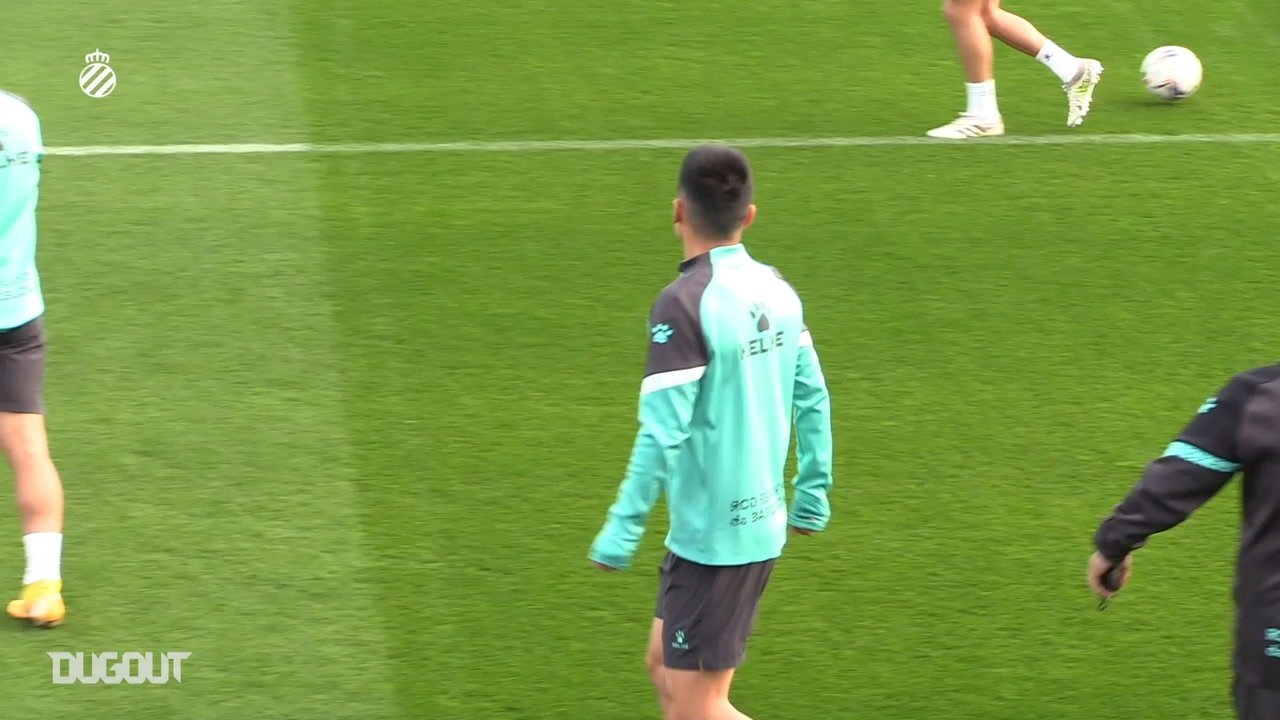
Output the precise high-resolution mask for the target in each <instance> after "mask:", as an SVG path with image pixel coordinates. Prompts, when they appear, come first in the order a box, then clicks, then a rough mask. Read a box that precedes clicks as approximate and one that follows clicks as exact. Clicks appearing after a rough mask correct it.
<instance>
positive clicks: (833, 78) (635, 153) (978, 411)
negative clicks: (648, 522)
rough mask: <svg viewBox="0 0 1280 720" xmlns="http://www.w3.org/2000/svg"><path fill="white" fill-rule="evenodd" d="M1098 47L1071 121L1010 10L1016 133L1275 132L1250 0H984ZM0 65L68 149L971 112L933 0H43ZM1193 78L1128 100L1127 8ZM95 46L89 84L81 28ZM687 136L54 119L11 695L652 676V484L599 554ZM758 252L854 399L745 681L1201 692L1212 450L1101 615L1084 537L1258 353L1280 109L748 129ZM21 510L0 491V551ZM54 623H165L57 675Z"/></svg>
mask: <svg viewBox="0 0 1280 720" xmlns="http://www.w3.org/2000/svg"><path fill="white" fill-rule="evenodd" d="M1009 7H1010V9H1011V10H1014V11H1020V12H1023V13H1024V14H1026V15H1028V16H1029V17H1030V18H1031V19H1032V20H1034V21H1035V22H1036V23H1037V24H1038V25H1039V26H1040V27H1041V28H1042V29H1043V30H1044V31H1045V32H1046V33H1048V34H1049V35H1050V36H1051V37H1053V38H1054V39H1056V40H1057V41H1058V42H1059V43H1060V44H1061V45H1063V46H1064V47H1066V48H1067V49H1069V50H1071V51H1073V52H1076V53H1078V54H1084V55H1092V56H1095V57H1098V58H1100V59H1101V60H1102V61H1103V62H1104V63H1105V64H1106V65H1107V75H1106V78H1105V80H1104V82H1103V84H1102V86H1101V88H1100V90H1099V95H1098V97H1097V100H1096V105H1095V112H1094V114H1093V115H1091V116H1090V118H1089V121H1088V122H1087V123H1086V125H1085V127H1084V128H1082V129H1080V130H1078V131H1068V130H1067V128H1065V127H1064V120H1065V111H1066V108H1065V100H1064V98H1063V97H1062V93H1061V90H1060V89H1059V87H1058V85H1057V83H1056V81H1055V79H1054V78H1053V77H1052V75H1051V74H1050V73H1049V72H1048V70H1046V69H1045V68H1043V67H1041V66H1039V65H1038V64H1037V63H1035V62H1034V61H1033V60H1031V59H1028V58H1023V57H1020V56H1017V55H1015V54H1014V53H1013V52H1012V51H1009V50H1007V49H1004V48H1001V49H1000V50H998V54H997V67H998V80H999V89H1000V99H1001V106H1002V109H1003V111H1004V113H1005V119H1006V122H1007V124H1008V126H1009V131H1010V133H1011V134H1017V135H1034V136H1047V135H1056V134H1064V133H1067V132H1077V133H1083V134H1102V133H1149V134H1170V133H1213V134H1221V135H1231V134H1240V133H1266V132H1274V129H1275V127H1276V126H1277V120H1278V119H1280V103H1278V102H1277V99H1276V97H1275V94H1274V93H1273V92H1267V90H1266V89H1267V88H1269V87H1272V85H1273V84H1274V82H1273V78H1272V77H1271V68H1270V67H1269V66H1268V65H1267V64H1266V63H1265V62H1262V63H1260V62H1259V58H1274V57H1275V56H1276V53H1277V51H1278V50H1280V13H1278V12H1277V9H1276V8H1277V5H1276V4H1275V3H1274V2H1269V1H1263V0H1221V1H1212V0H1164V1H1163V2H1155V0H1131V1H1129V2H1121V3H1116V2H1111V1H1109V0H1085V1H1084V2H1074V3H1061V2H1048V1H1047V0H1026V1H1025V2H1021V3H1013V2H1010V3H1009ZM4 16H5V18H4V26H5V29H4V31H3V32H4V35H5V41H4V49H5V52H4V53H2V54H0V86H4V87H7V88H9V89H11V90H13V91H15V92H18V93H19V94H21V95H24V96H26V97H28V98H29V99H31V100H32V102H33V103H34V104H35V105H36V106H37V109H38V110H39V111H40V112H41V114H42V116H43V119H44V123H45V132H46V141H47V143H48V144H49V145H50V146H52V147H65V146H76V145H104V144H105V145H116V144H128V145H137V144H163V143H248V142H266V143H290V142H316V143H347V142H423V141H431V142H434V141H455V140H456V141H489V140H531V139H533V140H554V139H573V140H584V139H585V140H597V139H599V140H607V139H645V138H687V137H731V138H732V137H801V138H806V137H831V136H845V137H849V136H865V137H884V136H894V137H896V136H905V135H917V134H919V133H922V132H923V131H924V130H925V129H927V128H928V127H931V126H932V125H935V124H939V123H941V122H944V121H945V120H947V119H948V117H949V116H950V115H951V114H952V113H953V112H955V111H957V110H959V108H960V105H961V103H962V100H963V97H962V94H963V93H962V88H961V85H960V82H961V78H960V76H959V71H958V69H957V67H956V63H955V61H954V60H953V52H952V49H951V44H950V39H949V36H948V34H947V31H946V28H945V25H944V24H943V22H942V20H941V18H940V16H939V14H938V8H937V7H936V3H935V2H934V0H928V1H927V2H926V1H922V2H866V1H864V0H792V1H788V2H783V1H781V0H763V1H761V2H753V3H746V4H743V3H733V2H728V0H703V1H702V2H697V3H687V2H674V1H671V0H643V1H642V0H617V1H615V2H609V3H603V2H591V1H589V0H559V1H558V2H549V1H547V0H510V1H504V2H498V0H479V2H476V1H474V0H472V1H463V0H430V1H429V2H364V3H357V2H331V1H325V0H320V1H314V0H313V1H310V2H301V1H298V2H285V1H284V0H203V1H202V2H194V1H191V0H186V1H183V2H171V1H170V2H165V1H162V0H128V2H126V1H125V0H103V1H102V2H95V3H84V2H72V1H71V0H46V1H45V2H40V3H14V4H12V7H7V8H6V9H5V11H4ZM1163 44H1181V45H1186V46H1188V47H1191V48H1192V49H1193V50H1195V51H1196V52H1197V53H1198V54H1199V55H1200V57H1201V58H1202V59H1203V61H1204V63H1205V68H1206V80H1205V85H1204V88H1203V90H1202V91H1201V93H1200V94H1199V95H1198V96H1196V97H1195V98H1193V99H1191V100H1189V101H1187V102H1186V103H1185V104H1182V105H1178V106H1172V107H1171V106H1162V105H1158V104H1156V103H1154V102H1152V101H1150V100H1149V99H1148V98H1147V97H1146V96H1145V95H1144V92H1143V90H1142V88H1141V85H1140V82H1139V80H1138V77H1137V67H1138V64H1139V62H1140V60H1141V58H1142V57H1143V55H1145V54H1146V52H1147V51H1149V50H1150V49H1152V48H1154V47H1156V46H1157V45H1163ZM98 48H100V49H102V50H103V51H105V52H107V53H110V54H111V56H112V59H111V65H112V66H113V67H114V68H115V70H116V72H117V76H118V81H119V84H118V87H117V89H116V91H115V92H114V94H113V95H112V96H111V97H109V98H106V99H102V100H93V99H90V98H87V97H85V96H84V95H83V94H81V92H80V90H79V88H78V87H77V86H76V78H77V76H78V73H79V71H80V68H81V67H82V66H83V64H84V63H83V56H84V55H85V54H86V53H89V52H92V51H93V50H95V49H98ZM681 154H682V153H681V151H679V150H673V149H665V150H663V149H633V150H608V151H564V152H540V151H529V152H500V153H488V152H457V153H422V154H414V153H400V154H349V155H318V154H293V155H224V156H181V155H174V156H164V155H147V156H138V157H58V156H53V157H50V158H49V159H48V160H47V161H46V162H45V182H44V193H43V197H42V206H41V215H40V222H41V232H42V236H41V237H42V240H41V242H42V246H41V261H42V269H43V276H44V281H45V285H46V293H47V299H48V304H49V310H48V323H49V328H50V336H51V353H52V355H51V357H52V359H51V368H50V377H49V388H48V396H49V397H48V400H49V403H50V405H51V416H50V426H51V431H52V438H53V443H54V452H55V455H56V458H57V460H58V461H59V463H60V466H61V469H62V471H63V474H64V476H65V479H66V483H67V490H68V496H67V497H68V529H67V545H66V559H65V564H64V571H65V576H66V578H67V595H68V602H69V606H70V609H71V615H70V617H69V622H68V624H67V625H66V626H65V627H63V628H60V629H58V630H56V631H53V632H35V631H32V630H28V629H26V628H22V627H20V626H19V625H17V624H16V623H3V624H0V678H2V681H0V717H4V718H9V717H15V718H16V717H66V718H90V717H91V718H95V720H116V719H121V720H123V719H124V718H129V719H130V720H161V719H165V720H168V719H170V718H182V719H183V720H213V719H215V718H219V719H220V718H241V717H260V718H268V719H270V720H294V719H296V720H313V719H317V718H329V719H339V718H344V719H351V720H380V719H384V718H385V719H388V720H390V719H404V720H408V719H410V718H413V719H423V718H426V719H430V720H552V719H553V718H555V719H560V718H590V719H591V720H632V719H635V718H654V717H657V715H658V714H657V710H656V705H655V703H654V701H653V699H652V696H651V693H650V690H649V688H648V686H647V683H646V680H645V678H644V674H643V665H642V656H641V653H642V649H643V644H644V641H645V637H646V632H647V627H648V624H649V613H650V611H651V608H652V604H653V593H654V590H655V587H656V584H655V581H656V572H654V571H653V568H654V566H655V564H656V561H657V559H658V557H659V553H660V552H661V538H662V534H663V533H664V531H665V527H664V526H665V516H664V514H663V512H662V511H660V512H659V513H658V514H657V515H656V516H655V519H654V522H653V526H652V528H651V531H650V534H649V536H648V537H647V538H646V540H645V543H644V546H643V548H642V551H641V557H640V558H639V559H638V562H637V569H636V570H635V571H633V572H630V573H627V574H621V575H615V576H605V575H603V574H601V573H593V572H592V571H591V570H590V569H589V568H588V565H587V562H586V559H585V551H586V548H587V545H588V543H589V542H590V540H591V538H592V536H593V535H594V533H595V532H596V530H597V529H598V527H599V525H600V522H601V521H602V519H603V513H604V511H605V509H606V507H607V505H608V503H609V502H610V501H611V500H612V498H613V495H614V492H615V490H616V487H617V483H618V481H619V480H620V478H621V474H622V471H623V469H624V464H625V461H626V456H627V452H628V451H629V448H630V443H631V441H632V439H633V435H634V427H635V424H634V423H635V421H634V412H635V400H636V393H637V389H638V384H639V381H640V372H641V370H642V364H643V353H644V334H643V323H644V317H645V314H646V312H647V310H648V306H649V303H650V302H651V301H652V299H653V297H654V296H655V294H656V292H657V291H658V289H659V288H660V287H661V286H662V285H664V284H665V283H666V282H668V281H669V280H670V279H671V277H672V276H673V273H674V269H675V265H676V263H677V262H678V260H679V256H678V253H679V251H678V248H677V247H676V245H675V241H674V239H673V238H672V237H671V234H670V227H669V215H668V213H669V201H670V196H671V193H672V191H673V189H674V184H675V175H676V169H677V165H678V162H679V160H680V157H681ZM749 154H750V156H751V158H752V160H753V162H754V164H755V166H756V170H757V174H758V203H759V206H760V219H759V221H758V223H757V225H756V227H755V228H754V229H753V230H752V231H751V233H750V235H749V238H748V240H749V247H750V248H751V250H752V251H753V252H754V254H756V255H757V256H758V257H760V258H762V259H764V260H766V261H768V262H770V263H773V264H776V265H778V266H780V267H781V268H782V269H783V271H784V272H785V273H786V274H787V276H788V278H789V279H790V280H791V281H792V282H793V283H794V284H795V285H796V286H797V287H798V288H799V290H800V292H801V294H802V296H803V297H804V299H805V301H806V308H807V316H808V321H809V325H810V327H811V328H812V329H813V332H814V336H815V339H816V341H817V345H818V348H819V351H820V352H821V355H822V359H823V362H824V365H825V368H826V372H827V377H828V380H829V383H830V385H831V390H832V393H833V397H834V407H835V418H836V423H837V426H836V431H837V438H836V440H837V453H838V458H837V471H838V477H837V487H836V489H835V492H834V495H833V504H834V507H835V513H836V514H835V519H834V524H833V525H832V527H831V530H830V532H828V533H826V534H825V535H823V536H821V537H817V538H812V539H803V540H799V541H795V542H793V543H792V544H791V545H790V547H789V549H788V552H787V555H786V556H785V557H784V561H783V562H782V563H781V564H780V565H779V566H778V570H777V572H776V574H775V576H774V577H775V580H774V582H773V585H772V587H771V589H770V591H769V593H768V594H767V596H766V599H765V602H764V605H763V608H762V611H761V612H762V614H761V618H760V625H759V630H758V634H757V636H756V638H755V639H754V641H753V643H752V646H751V657H750V660H749V661H748V663H747V665H746V666H745V667H744V668H743V670H742V671H741V673H740V676H739V679H738V682H737V684H736V691H735V701H736V702H737V703H738V704H739V705H740V706H741V707H742V708H743V709H744V710H745V711H747V712H748V713H750V714H752V716H753V717H756V718H759V719H760V720H781V719H784V718H795V719H797V720H798V719H801V718H850V719H852V718H861V719H866V720H873V719H874V720H880V719H883V720H899V719H921V720H923V719H925V718H930V719H933V718H939V717H945V718H947V719H948V720H997V719H1009V720H1015V719H1017V720H1022V719H1024V718H1048V717H1052V718H1057V719H1058V720H1093V719H1095V718H1099V717H1122V718H1153V719H1161V720H1163V719H1166V718H1179V719H1180V720H1191V719H1193V718H1204V719H1211V718H1226V717H1228V709H1227V681H1228V672H1229V657H1228V649H1229V642H1230V597H1229V578H1230V573H1231V568H1230V563H1231V559H1232V552H1233V546H1234V539H1235V532H1236V520H1235V518H1236V514H1235V509H1234V501H1235V491H1234V490H1231V491H1229V492H1227V493H1225V494H1224V496H1223V497H1222V498H1220V499H1219V500H1218V501H1216V502H1215V503H1213V504H1211V505H1210V506H1209V507H1208V508H1206V509H1205V511H1204V512H1203V513H1202V514H1200V515H1198V516H1197V517H1195V518H1194V519H1193V520H1192V521H1190V522H1189V523H1188V524H1187V525H1186V526H1185V527H1183V528H1180V529H1179V530H1177V531H1176V532H1174V533H1171V534H1169V535H1168V536H1166V537H1161V538H1159V539H1158V540H1156V541H1154V542H1153V543H1152V544H1151V547H1150V548H1149V549H1147V550H1144V551H1143V552H1142V553H1141V555H1140V557H1139V559H1138V564H1137V573H1136V576H1135V584H1134V585H1133V586H1132V588H1131V589H1130V590H1128V591H1126V592H1125V593H1124V595H1123V596H1122V597H1121V598H1120V599H1119V600H1118V601H1117V602H1115V603H1114V604H1113V606H1112V607H1111V609H1109V610H1108V611H1107V612H1105V613H1098V612H1096V611H1095V608H1096V605H1095V604H1094V602H1092V601H1091V599H1090V597H1089V596H1088V594H1087V591H1086V590H1085V589H1084V586H1083V582H1082V580H1083V573H1084V563H1085V560H1086V557H1087V554H1088V552H1089V547H1090V534H1091V532H1092V530H1093V528H1094V526H1095V524H1096V522H1097V521H1098V520H1099V519H1100V517H1101V516H1102V515H1103V514H1105V513H1106V512H1107V511H1108V510H1109V508H1110V506H1111V505H1112V504H1113V503H1114V502H1116V501H1118V500H1119V498H1120V497H1121V496H1122V494H1123V493H1124V492H1125V490H1126V489H1127V488H1128V487H1129V486H1130V484H1131V483H1132V482H1133V481H1134V480H1135V478H1136V477H1137V475H1138V473H1139V472H1140V469H1141V467H1142V465H1143V463H1144V462H1145V461H1146V460H1147V459H1149V458H1151V457H1152V456H1153V455H1154V454H1155V453H1158V452H1159V451H1160V450H1161V449H1162V448H1163V447H1164V444H1165V443H1166V442H1167V441H1168V440H1169V439H1170V438H1171V436H1172V435H1173V434H1174V433H1175V432H1176V431H1177V430H1178V429H1179V428H1180V426H1181V424H1182V423H1183V422H1184V421H1185V420H1186V419H1187V418H1189V417H1190V416H1191V414H1193V413H1194V411H1195V409H1196V408H1197V407H1198V405H1199V403H1200V402H1201V401H1202V400H1203V399H1204V398H1205V397H1206V396H1207V395H1209V394H1211V393H1212V392H1213V391H1214V390H1215V389H1216V388H1217V387H1218V385H1219V384H1220V383H1221V382H1223V381H1225V380H1226V379H1227V377H1229V375H1230V374H1231V373H1232V372H1234V371H1236V370H1240V369H1243V368H1246V367H1249V366H1252V365H1257V364H1263V363H1266V362H1270V361H1272V360H1273V359H1274V356H1275V347H1276V342H1277V332H1276V328H1275V325H1274V322H1273V320H1272V316H1273V314H1274V313H1272V312H1271V311H1270V310H1268V309H1267V308H1268V307H1269V302H1270V298H1271V297H1272V296H1273V295H1274V289H1275V268H1276V267H1278V266H1280V247H1277V245H1276V240H1275V226H1276V211H1275V207H1276V201H1277V198H1280V171H1278V170H1277V168H1280V146H1278V145H1276V144H1274V143H1270V144H1268V143H1226V142H1207V143H1201V144H1135V145H1123V146H1119V145H1117V146H1100V145H1098V146H1095V145H1071V146H1044V147H1040V146H1014V145H1004V146H992V147H972V146H964V147H937V146H910V147H897V146H891V147H845V148H808V149H804V148H760V149H755V150H752V151H750V153H749ZM18 535H19V528H18V524H17V518H16V516H15V514H14V512H13V510H12V508H11V507H10V506H9V505H8V504H5V505H3V507H0V536H2V537H4V538H7V539H6V540H5V543H6V544H5V545H4V548H5V549H4V550H3V552H0V578H6V579H7V580H6V582H8V583H9V585H8V586H7V590H6V592H12V591H16V590H17V583H18V579H19V575H20V572H21V565H22V557H21V546H20V544H19V543H18ZM51 650H82V651H103V650H116V651H128V650H150V651H157V652H158V651H163V650H186V651H190V652H192V653H193V656H192V657H191V659H189V660H188V661H187V662H186V663H185V665H184V677H183V683H182V684H181V685H168V686H163V687H159V686H137V687H134V686H116V687H106V686H102V685H97V686H54V685H52V684H51V683H50V671H49V661H48V658H47V657H46V656H45V653H46V652H47V651H51Z"/></svg>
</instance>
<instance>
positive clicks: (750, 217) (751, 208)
mask: <svg viewBox="0 0 1280 720" xmlns="http://www.w3.org/2000/svg"><path fill="white" fill-rule="evenodd" d="M755 221H756V206H755V205H748V206H747V216H746V217H745V218H743V219H742V229H743V230H746V229H747V228H749V227H751V223H753V222H755Z"/></svg>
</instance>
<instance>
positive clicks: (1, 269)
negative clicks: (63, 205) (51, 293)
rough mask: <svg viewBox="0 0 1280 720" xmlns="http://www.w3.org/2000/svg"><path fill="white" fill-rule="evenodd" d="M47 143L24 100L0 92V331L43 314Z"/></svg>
mask: <svg viewBox="0 0 1280 720" xmlns="http://www.w3.org/2000/svg"><path fill="white" fill-rule="evenodd" d="M43 155H44V141H43V139H42V137H41V133H40V120H39V119H38V118H37V117H36V114H35V111H34V110H32V109H31V108H30V107H29V106H28V105H27V103H26V102H25V101H23V100H22V99H21V98H19V97H17V96H16V95H11V94H9V93H7V92H4V91H0V330H9V329H12V328H15V327H18V326H19V325H25V324H26V323H28V322H31V321H32V320H35V319H36V318H37V317H40V315H41V314H43V313H44V297H43V296H42V295H41V292H40V276H39V274H38V273H37V272H36V200H37V198H38V196H39V194H40V160H41V158H42V157H43Z"/></svg>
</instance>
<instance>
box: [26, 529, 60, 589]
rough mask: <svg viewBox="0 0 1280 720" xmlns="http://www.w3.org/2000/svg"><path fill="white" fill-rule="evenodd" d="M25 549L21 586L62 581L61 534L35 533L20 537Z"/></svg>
mask: <svg viewBox="0 0 1280 720" xmlns="http://www.w3.org/2000/svg"><path fill="white" fill-rule="evenodd" d="M22 545H23V547H25V548H26V549H27V571H26V572H25V573H23V575H22V584H23V585H30V584H31V583H33V582H36V581H39V580H61V579H62V533H56V532H37V533H30V534H28V535H23V536H22Z"/></svg>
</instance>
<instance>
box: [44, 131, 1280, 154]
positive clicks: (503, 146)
mask: <svg viewBox="0 0 1280 720" xmlns="http://www.w3.org/2000/svg"><path fill="white" fill-rule="evenodd" d="M707 142H722V143H727V144H730V145H735V146H737V147H743V148H820V147H915V146H935V147H961V146H963V147H974V146H983V145H995V146H1001V147H1003V146H1026V145H1164V144H1196V143H1200V144H1227V143H1234V144H1255V145H1257V144H1268V145H1269V144H1280V133H1225V134H1212V135H1143V134H1103V135H1075V134H1072V135H1065V134H1064V135H1023V136H1016V135H1015V136H1006V137H1001V138H983V139H980V140H935V139H933V138H929V137H916V136H904V137H892V136H886V137H814V138H782V137H779V138H737V139H732V138H728V139H724V138H721V139H714V138H703V139H697V138H688V139H676V138H668V139H656V140H497V141H492V142H489V141H471V142H412V143H374V142H369V143H345V144H335V145H325V144H315V143H229V144H216V143H215V144H179V145H82V146H69V147H51V148H48V150H47V154H49V155H56V156H63V157H77V156H79V157H94V156H101V155H255V154H279V153H295V154H296V153H329V154H366V153H432V152H441V153H443V152H513V153H514V152H543V151H564V150H578V151H584V150H585V151H609V150H677V149H683V148H688V147H691V146H694V145H700V144H702V143H707Z"/></svg>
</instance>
